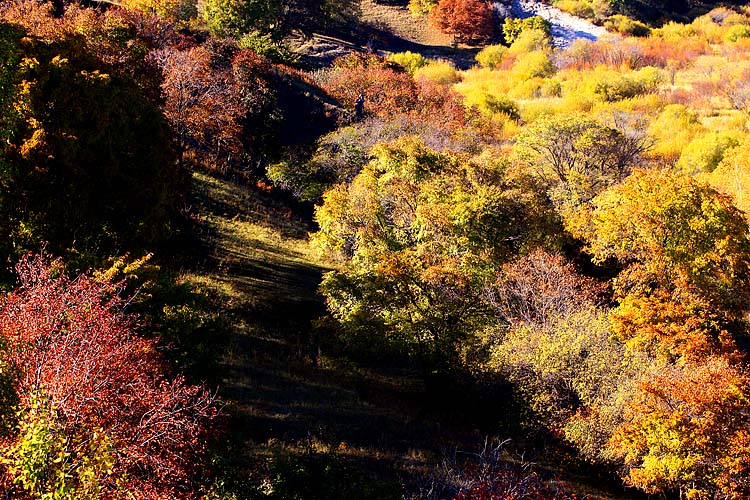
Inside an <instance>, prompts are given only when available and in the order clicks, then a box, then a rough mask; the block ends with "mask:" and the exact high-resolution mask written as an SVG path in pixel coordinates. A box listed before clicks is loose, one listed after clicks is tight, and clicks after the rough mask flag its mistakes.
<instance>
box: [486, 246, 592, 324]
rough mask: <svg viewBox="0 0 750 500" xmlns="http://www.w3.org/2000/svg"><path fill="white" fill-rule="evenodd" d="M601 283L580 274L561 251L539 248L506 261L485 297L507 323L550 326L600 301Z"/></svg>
mask: <svg viewBox="0 0 750 500" xmlns="http://www.w3.org/2000/svg"><path fill="white" fill-rule="evenodd" d="M601 291H602V290H601V286H599V285H598V284H597V283H596V282H595V281H594V280H592V279H590V278H586V277H584V276H581V275H580V274H578V273H577V272H576V270H575V268H574V267H573V265H571V264H570V263H568V262H566V260H565V259H564V258H563V257H561V256H559V255H551V254H548V253H546V252H544V251H542V250H537V251H535V252H533V253H531V254H529V255H527V256H525V257H523V258H521V259H519V260H517V261H515V262H512V263H508V264H505V265H504V266H503V268H502V271H501V272H500V273H499V275H498V278H497V281H496V282H495V283H494V284H493V285H492V286H490V287H488V288H487V289H485V298H486V299H487V300H488V302H489V303H490V304H491V305H492V306H493V307H494V308H495V309H496V311H497V313H498V314H499V315H500V317H501V318H502V319H503V321H506V322H507V323H510V324H513V325H522V324H527V325H538V326H548V325H549V322H550V321H552V320H553V319H557V318H559V317H562V316H566V315H568V314H570V313H573V312H575V311H579V310H581V309H584V308H586V307H590V306H591V305H592V304H595V303H596V302H598V299H597V296H598V295H600V293H601Z"/></svg>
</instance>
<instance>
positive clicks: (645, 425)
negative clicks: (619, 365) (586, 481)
mask: <svg viewBox="0 0 750 500" xmlns="http://www.w3.org/2000/svg"><path fill="white" fill-rule="evenodd" d="M748 401H750V378H748V373H747V365H746V364H745V363H739V364H738V363H736V362H732V361H729V360H728V359H727V358H725V357H721V356H711V357H709V358H707V359H705V360H702V361H701V362H699V363H695V364H693V363H689V364H686V365H684V366H668V367H660V368H658V369H655V370H653V371H652V372H651V373H649V374H648V375H647V376H645V377H644V378H643V379H642V380H641V382H640V383H639V385H638V391H637V392H636V395H635V397H634V399H633V400H632V401H630V402H629V404H628V410H627V413H626V417H627V421H626V422H625V423H624V424H623V425H621V426H620V427H619V428H618V429H617V431H616V433H615V434H614V435H613V436H612V439H611V440H610V442H609V443H608V448H609V450H610V452H611V453H613V454H614V455H615V456H617V457H619V458H620V459H621V460H623V462H624V463H625V467H626V468H625V480H626V481H627V482H628V483H629V484H631V485H633V486H637V487H638V488H640V489H642V490H644V491H646V492H647V493H663V492H670V491H679V492H680V496H681V497H684V498H694V499H699V498H745V497H747V495H748V494H750V481H749V480H748V477H749V476H748V473H750V435H749V434H748V429H750V417H748V415H750V411H749V410H750V403H748Z"/></svg>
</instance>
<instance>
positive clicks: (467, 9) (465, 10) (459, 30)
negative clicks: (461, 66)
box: [430, 0, 495, 44]
mask: <svg viewBox="0 0 750 500" xmlns="http://www.w3.org/2000/svg"><path fill="white" fill-rule="evenodd" d="M430 21H431V22H432V24H433V25H434V26H435V27H437V28H438V29H440V30H442V31H444V32H445V33H447V34H449V35H453V39H454V40H455V41H457V42H465V43H468V44H478V43H485V42H489V41H490V40H492V37H493V36H494V34H495V19H494V16H493V14H492V8H491V7H490V5H489V3H488V2H486V1H484V0H440V3H438V4H437V6H436V7H434V8H433V9H432V10H431V11H430Z"/></svg>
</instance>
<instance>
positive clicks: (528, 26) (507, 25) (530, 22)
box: [503, 16, 552, 45]
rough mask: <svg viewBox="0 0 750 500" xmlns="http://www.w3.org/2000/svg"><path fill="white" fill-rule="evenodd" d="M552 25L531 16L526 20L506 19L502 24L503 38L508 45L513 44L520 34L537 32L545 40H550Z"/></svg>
mask: <svg viewBox="0 0 750 500" xmlns="http://www.w3.org/2000/svg"><path fill="white" fill-rule="evenodd" d="M551 29H552V25H551V24H550V23H549V21H547V20H546V19H544V18H543V17H539V16H533V17H527V18H526V19H518V18H513V17H506V18H505V21H504V22H503V37H504V38H505V43H507V44H508V45H512V44H514V43H515V42H516V41H517V40H518V38H519V37H520V36H521V34H522V33H524V32H526V31H539V32H541V33H542V34H543V36H544V37H546V38H548V39H549V38H551V36H552V35H551V32H550V30H551Z"/></svg>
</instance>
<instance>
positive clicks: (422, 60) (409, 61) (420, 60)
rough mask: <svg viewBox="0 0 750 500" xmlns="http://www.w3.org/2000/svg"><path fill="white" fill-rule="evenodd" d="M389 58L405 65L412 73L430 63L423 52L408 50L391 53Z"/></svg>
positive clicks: (408, 71) (400, 64) (402, 65)
mask: <svg viewBox="0 0 750 500" xmlns="http://www.w3.org/2000/svg"><path fill="white" fill-rule="evenodd" d="M388 60H389V61H391V62H393V63H396V64H398V65H399V66H401V67H403V68H404V69H405V70H406V72H407V73H409V74H410V75H413V74H414V72H415V71H417V70H418V69H419V68H421V67H422V66H424V65H426V64H427V63H428V61H427V58H426V57H425V56H423V55H422V54H418V53H414V52H411V51H408V50H407V51H406V52H397V53H395V54H393V55H391V57H389V58H388Z"/></svg>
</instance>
